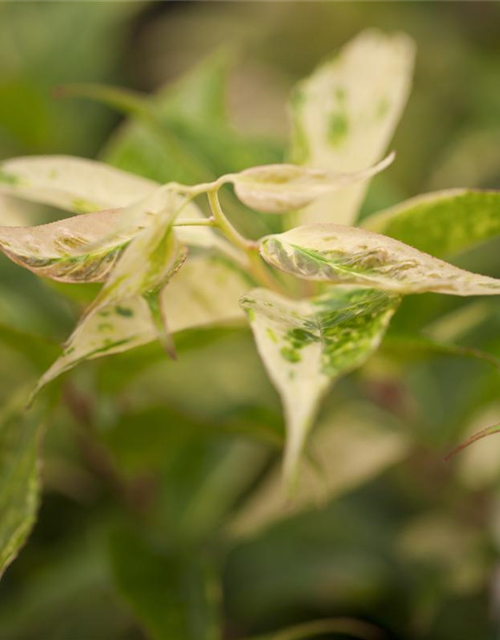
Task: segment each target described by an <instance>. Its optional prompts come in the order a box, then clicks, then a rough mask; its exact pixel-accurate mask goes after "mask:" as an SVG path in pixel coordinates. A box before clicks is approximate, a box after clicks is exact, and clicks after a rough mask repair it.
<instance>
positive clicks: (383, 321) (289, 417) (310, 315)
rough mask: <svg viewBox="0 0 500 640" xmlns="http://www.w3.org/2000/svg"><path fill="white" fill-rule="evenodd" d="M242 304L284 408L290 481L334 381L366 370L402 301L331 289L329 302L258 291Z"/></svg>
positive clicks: (366, 292) (378, 294) (368, 292)
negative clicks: (308, 434) (321, 401)
mask: <svg viewBox="0 0 500 640" xmlns="http://www.w3.org/2000/svg"><path fill="white" fill-rule="evenodd" d="M241 304H242V306H243V308H244V309H245V311H246V312H247V315H248V317H249V320H250V324H251V326H252V330H253V333H254V336H255V340H256V343H257V348H258V350H259V353H260V355H261V357H262V360H263V362H264V365H265V367H266V369H267V371H268V373H269V376H270V378H271V380H272V381H273V383H274V385H275V386H276V388H277V390H278V391H279V393H280V396H281V399H282V402H283V406H284V410H285V418H286V423H287V433H288V438H287V445H286V454H285V473H286V475H287V477H288V478H290V477H292V476H293V474H294V472H295V469H296V465H297V462H298V460H299V457H300V454H301V451H302V448H303V445H304V441H305V438H306V436H307V433H308V431H309V430H310V428H311V426H312V423H313V421H314V419H315V417H316V413H317V408H318V404H319V402H320V400H321V398H322V396H323V395H324V394H325V392H326V390H327V389H328V387H329V386H330V383H331V381H332V380H333V379H335V378H336V377H338V376H340V375H341V374H343V373H347V372H348V371H352V370H353V369H355V368H357V367H359V366H361V365H362V364H363V363H364V362H365V360H366V359H367V358H368V357H369V356H370V354H371V353H372V352H373V351H374V350H375V349H376V348H377V347H378V345H379V343H380V340H381V339H382V336H383V334H384V331H385V329H386V327H387V325H388V323H389V320H390V318H391V316H392V315H393V313H394V312H395V310H396V308H397V306H398V304H399V297H398V296H394V295H391V294H388V293H385V292H380V291H376V290H373V289H344V288H335V289H333V288H332V289H330V291H329V292H328V293H327V294H326V295H324V296H321V297H318V298H312V299H309V300H300V301H294V300H289V299H287V298H284V297H282V296H280V295H278V294H275V293H273V292H271V291H267V290H265V289H256V290H254V291H251V292H250V293H249V294H248V295H247V296H245V297H244V298H243V299H242V301H241Z"/></svg>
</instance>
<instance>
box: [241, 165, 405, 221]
mask: <svg viewBox="0 0 500 640" xmlns="http://www.w3.org/2000/svg"><path fill="white" fill-rule="evenodd" d="M393 159H394V154H391V155H390V156H387V158H385V159H384V160H383V161H382V162H379V163H378V164H376V165H374V166H373V167H370V168H368V169H364V170H361V171H354V172H352V173H336V172H333V171H325V170H323V169H313V168H311V169H308V168H307V167H300V166H298V165H294V164H271V165H264V166H262V167H253V168H251V169H246V170H245V171H242V172H241V173H239V174H237V175H234V176H231V181H232V182H233V183H234V185H235V192H236V195H237V196H238V198H239V199H240V200H241V201H242V202H243V203H244V204H246V205H247V207H250V208H252V209H255V210H256V211H263V212H267V213H286V212H287V211H291V210H293V209H301V208H302V207H305V206H306V205H308V204H310V203H311V202H313V201H314V200H316V199H317V198H319V197H321V196H324V195H326V194H328V193H331V192H333V191H336V190H337V189H341V188H342V187H345V186H347V185H350V184H352V183H354V182H359V181H361V180H367V179H368V178H370V177H371V176H373V175H375V174H376V173H379V172H380V171H382V170H383V169H385V168H386V167H387V166H388V165H389V164H390V163H391V162H392V160H393Z"/></svg>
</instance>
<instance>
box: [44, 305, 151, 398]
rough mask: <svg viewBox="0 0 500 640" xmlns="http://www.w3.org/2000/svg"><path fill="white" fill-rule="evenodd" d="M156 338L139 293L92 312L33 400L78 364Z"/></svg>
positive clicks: (66, 344) (145, 306)
mask: <svg viewBox="0 0 500 640" xmlns="http://www.w3.org/2000/svg"><path fill="white" fill-rule="evenodd" d="M155 337H156V331H155V328H154V325H153V322H152V319H151V315H150V313H149V310H148V306H147V303H146V301H145V300H143V299H142V298H141V297H140V296H136V297H135V298H131V299H129V300H122V301H121V302H120V304H110V305H108V306H103V307H101V308H98V309H95V310H93V311H91V312H90V313H89V314H88V315H87V316H86V318H85V320H84V321H83V322H81V323H80V324H79V325H78V326H77V328H76V329H75V331H73V333H72V334H71V336H70V337H69V339H68V340H67V342H66V343H65V345H64V351H63V353H62V355H61V356H60V357H59V358H58V359H57V360H56V361H55V362H54V364H53V365H52V366H51V367H50V368H49V369H48V370H47V371H46V372H45V373H44V374H43V376H42V377H41V378H40V380H39V381H38V383H37V385H36V387H35V389H34V391H33V393H32V399H33V398H34V397H35V395H36V394H37V393H38V392H39V391H40V390H41V389H42V388H43V387H44V386H45V385H46V384H48V383H49V382H50V381H51V380H54V378H57V376H60V375H61V374H62V373H64V372H65V371H69V370H70V369H72V368H73V367H75V366H76V365H77V364H79V363H81V362H83V361H85V360H92V359H93V358H100V357H101V356H106V355H111V354H113V353H120V352H122V351H127V350H128V349H132V348H134V347H137V346H139V345H141V344H145V343H147V342H150V341H151V340H154V338H155Z"/></svg>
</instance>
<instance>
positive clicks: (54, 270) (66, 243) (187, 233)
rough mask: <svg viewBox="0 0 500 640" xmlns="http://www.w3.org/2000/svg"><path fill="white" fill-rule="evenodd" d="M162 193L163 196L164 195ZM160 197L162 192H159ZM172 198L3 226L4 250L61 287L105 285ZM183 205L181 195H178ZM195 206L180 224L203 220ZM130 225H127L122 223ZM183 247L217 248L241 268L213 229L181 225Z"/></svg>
mask: <svg viewBox="0 0 500 640" xmlns="http://www.w3.org/2000/svg"><path fill="white" fill-rule="evenodd" d="M160 191H161V192H160ZM159 192H160V193H159ZM171 197H173V196H172V194H171V193H167V191H166V190H165V188H163V190H156V191H155V192H154V194H152V195H150V196H148V197H146V198H145V199H143V200H141V201H140V202H138V203H135V204H134V205H132V206H131V207H126V208H123V209H110V210H107V211H98V212H96V213H88V214H84V215H79V216H74V217H71V218H66V219H64V220H58V221H56V222H51V223H50V224H45V225H38V226H35V227H0V250H1V251H3V253H5V254H6V255H7V256H8V257H9V258H10V259H11V260H13V261H14V262H16V263H17V264H19V265H21V266H22V267H25V268H27V269H29V270H31V271H33V272H34V273H36V274H37V275H39V276H42V277H45V278H51V279H52V280H58V281H60V282H102V281H104V280H106V278H107V277H108V275H109V273H110V271H111V269H112V268H113V266H114V265H115V263H116V260H117V259H118V258H119V256H120V255H121V254H122V252H123V250H124V249H125V247H126V246H127V244H128V243H129V242H130V240H131V239H132V238H133V237H134V236H135V235H137V233H139V232H140V230H141V229H142V228H143V227H144V226H146V225H148V224H149V223H150V221H151V219H152V216H153V214H154V215H156V214H157V213H159V212H160V211H161V210H162V209H163V208H164V207H166V206H168V202H169V198H171ZM177 197H178V199H179V204H180V203H181V202H182V200H181V199H180V198H181V196H177ZM203 218H204V216H203V213H202V212H201V211H200V209H199V208H198V207H197V206H196V205H195V204H194V203H192V202H189V203H187V204H185V206H183V208H182V210H181V212H180V214H179V216H178V218H177V223H178V224H182V223H183V221H184V220H190V221H192V220H194V221H197V220H200V219H203ZM124 220H128V221H129V223H128V224H124ZM176 233H177V235H178V238H179V240H180V241H181V242H183V243H185V244H187V245H190V246H196V247H201V248H205V249H207V248H216V249H218V250H219V251H220V252H221V253H223V254H224V255H226V256H228V257H229V258H231V259H232V260H234V261H235V262H237V263H240V264H242V263H243V261H244V259H243V257H242V256H241V255H240V253H239V251H238V250H236V249H235V248H234V247H232V245H230V244H229V243H228V242H227V241H225V240H224V239H223V238H221V237H219V236H218V235H217V234H216V233H215V232H214V230H213V229H210V228H208V227H202V226H193V227H189V226H179V227H178V229H177V232H176Z"/></svg>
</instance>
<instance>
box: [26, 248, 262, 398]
mask: <svg viewBox="0 0 500 640" xmlns="http://www.w3.org/2000/svg"><path fill="white" fill-rule="evenodd" d="M248 289H249V282H248V279H247V276H246V275H245V274H244V273H243V272H242V271H240V270H239V269H238V268H237V267H235V266H234V265H233V264H231V263H230V262H228V261H227V260H225V259H223V258H220V257H219V256H215V255H210V254H206V255H199V256H196V257H192V258H189V260H187V262H186V263H185V265H184V266H183V268H182V269H181V270H180V271H179V272H178V273H177V274H176V276H175V278H173V279H172V281H171V282H170V283H169V285H168V287H166V288H165V290H164V291H162V293H161V297H162V305H164V309H165V313H166V317H167V319H168V326H169V329H170V331H171V332H172V333H176V332H178V331H184V330H186V329H192V328H196V327H203V326H212V325H221V324H228V323H232V322H237V321H241V320H242V319H243V318H244V314H243V312H242V310H241V307H240V305H239V299H240V298H241V296H242V295H243V294H244V293H245V292H246V291H248ZM157 337H158V331H157V328H156V326H155V323H154V322H153V319H152V317H151V312H150V309H149V308H148V305H147V303H146V301H145V300H144V299H143V298H142V296H140V295H136V296H135V297H133V298H130V299H124V300H122V301H121V302H120V303H119V304H109V305H107V306H103V307H101V308H99V309H94V310H93V311H91V312H90V313H88V314H87V317H86V318H85V321H84V322H82V323H81V324H80V325H79V326H78V327H77V328H76V329H75V331H74V332H73V333H72V335H71V336H70V338H69V339H68V341H67V342H66V344H65V347H64V351H63V354H62V355H61V357H60V358H59V359H58V360H57V361H56V362H55V363H54V364H53V365H52V366H51V368H50V369H49V370H48V371H47V372H46V373H45V374H44V375H43V376H42V378H41V379H40V380H39V382H38V384H37V387H36V389H35V391H34V393H33V397H34V395H36V393H38V391H40V389H42V387H44V386H45V385H46V384H48V383H49V382H50V381H51V380H53V379H54V378H56V377H57V376H59V375H61V374H62V373H64V372H65V371H69V370H70V369H72V368H73V367H75V366H76V365H78V364H79V363H80V362H83V361H85V360H91V359H94V358H100V357H103V356H107V355H112V354H114V353H120V352H122V351H128V350H129V349H133V348H134V347H138V346H140V345H143V344H146V343H148V342H152V341H153V340H155V339H156V338H157Z"/></svg>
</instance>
